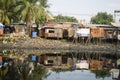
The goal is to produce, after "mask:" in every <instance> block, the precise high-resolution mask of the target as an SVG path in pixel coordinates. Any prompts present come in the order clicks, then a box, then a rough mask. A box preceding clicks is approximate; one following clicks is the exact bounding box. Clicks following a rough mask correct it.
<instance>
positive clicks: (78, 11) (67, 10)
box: [48, 0, 120, 23]
mask: <svg viewBox="0 0 120 80" xmlns="http://www.w3.org/2000/svg"><path fill="white" fill-rule="evenodd" d="M48 4H49V5H50V8H49V9H48V10H49V11H50V12H51V13H52V14H53V15H54V16H55V15H58V14H61V15H64V16H72V17H75V18H77V19H78V20H86V21H87V22H88V23H89V21H90V19H91V17H92V16H95V15H96V14H97V13H98V12H107V13H108V14H112V15H114V10H120V0H48ZM117 15H120V13H117ZM117 17H120V16H117ZM116 19H117V18H116Z"/></svg>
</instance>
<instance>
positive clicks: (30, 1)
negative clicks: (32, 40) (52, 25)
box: [19, 0, 48, 34]
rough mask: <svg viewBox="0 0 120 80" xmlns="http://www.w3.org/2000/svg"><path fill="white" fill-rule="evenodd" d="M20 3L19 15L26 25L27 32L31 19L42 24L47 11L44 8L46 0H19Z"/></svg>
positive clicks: (29, 30)
mask: <svg viewBox="0 0 120 80" xmlns="http://www.w3.org/2000/svg"><path fill="white" fill-rule="evenodd" d="M21 1H22V4H21V6H19V9H20V12H21V14H20V16H21V19H22V20H23V21H25V22H26V25H27V30H28V31H27V33H28V34H30V32H31V29H30V28H31V25H32V23H31V21H32V20H35V22H36V23H37V24H43V23H44V22H45V21H46V18H47V13H46V11H45V8H46V7H47V6H48V5H47V0H44V1H43V0H21Z"/></svg>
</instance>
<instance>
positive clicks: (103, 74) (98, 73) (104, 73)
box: [91, 69, 110, 79]
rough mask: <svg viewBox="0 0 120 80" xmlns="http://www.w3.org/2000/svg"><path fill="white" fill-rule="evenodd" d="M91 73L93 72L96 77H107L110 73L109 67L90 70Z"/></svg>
mask: <svg viewBox="0 0 120 80" xmlns="http://www.w3.org/2000/svg"><path fill="white" fill-rule="evenodd" d="M91 72H92V73H94V74H95V76H96V78H103V79H104V78H105V77H109V76H110V73H109V69H103V70H92V71H91Z"/></svg>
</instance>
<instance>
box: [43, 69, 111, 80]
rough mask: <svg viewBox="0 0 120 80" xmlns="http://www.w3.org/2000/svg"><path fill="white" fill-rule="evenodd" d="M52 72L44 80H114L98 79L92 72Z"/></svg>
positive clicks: (108, 78) (109, 78)
mask: <svg viewBox="0 0 120 80" xmlns="http://www.w3.org/2000/svg"><path fill="white" fill-rule="evenodd" d="M50 72H51V75H50V76H48V77H47V78H46V79H44V80H112V77H110V76H109V77H108V76H106V77H104V78H102V77H99V78H98V77H97V78H96V74H94V73H91V71H90V70H74V71H65V72H59V73H56V72H53V71H50Z"/></svg>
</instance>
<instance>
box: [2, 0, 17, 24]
mask: <svg viewBox="0 0 120 80" xmlns="http://www.w3.org/2000/svg"><path fill="white" fill-rule="evenodd" d="M16 6H17V1H16V0H10V1H9V0H0V22H2V23H6V24H10V23H11V18H13V17H15V15H14V13H15V12H14V8H15V7H16Z"/></svg>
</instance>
